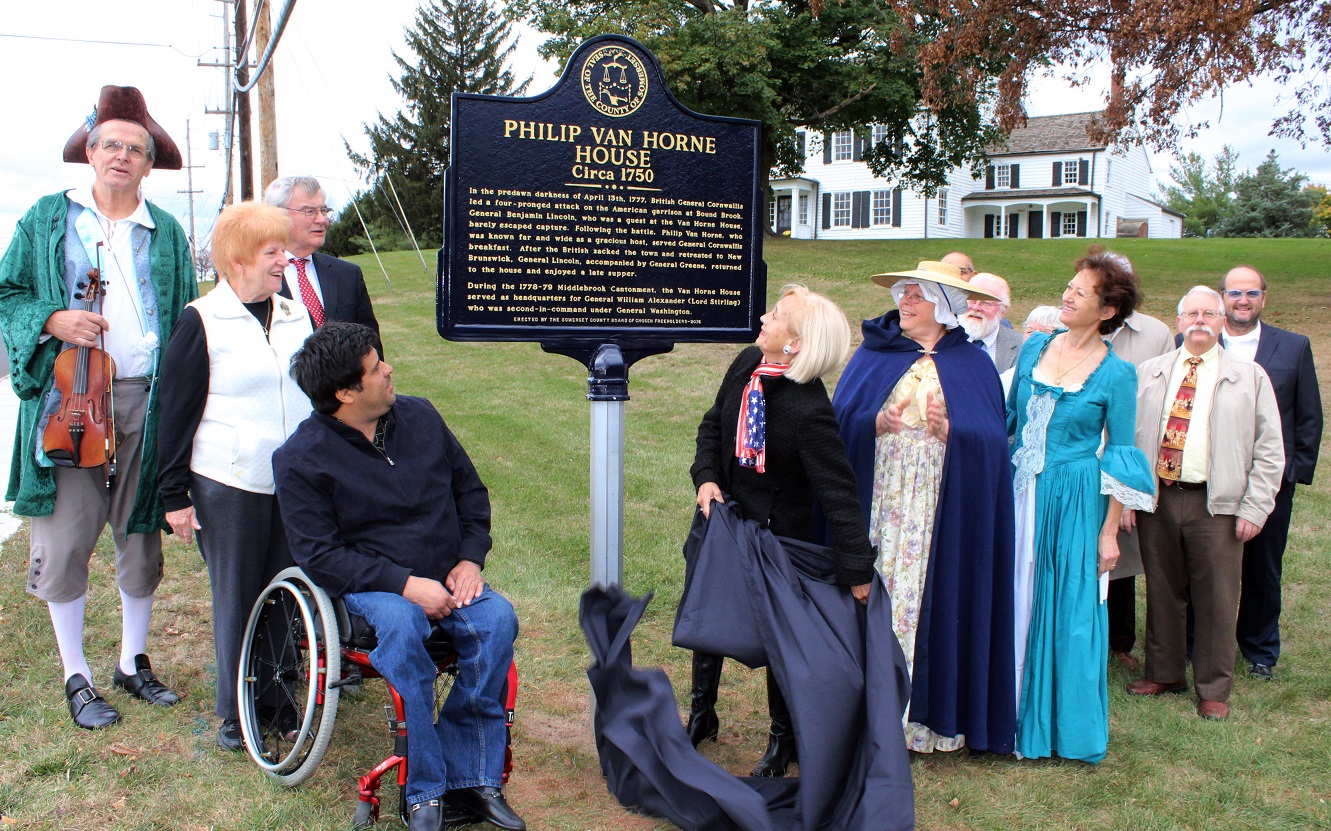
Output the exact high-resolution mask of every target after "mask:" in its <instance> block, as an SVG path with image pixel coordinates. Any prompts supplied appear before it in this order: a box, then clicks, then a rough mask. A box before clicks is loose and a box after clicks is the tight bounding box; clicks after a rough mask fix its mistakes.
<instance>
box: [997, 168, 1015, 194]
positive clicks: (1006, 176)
mask: <svg viewBox="0 0 1331 831" xmlns="http://www.w3.org/2000/svg"><path fill="white" fill-rule="evenodd" d="M994 185H995V187H1000V188H1010V187H1012V165H1010V164H1000V165H998V166H997V167H995V168H994Z"/></svg>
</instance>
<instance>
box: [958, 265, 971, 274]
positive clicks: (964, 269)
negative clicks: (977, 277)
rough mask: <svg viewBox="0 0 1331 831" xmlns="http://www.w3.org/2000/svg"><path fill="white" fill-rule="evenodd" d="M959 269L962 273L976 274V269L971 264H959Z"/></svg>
mask: <svg viewBox="0 0 1331 831" xmlns="http://www.w3.org/2000/svg"><path fill="white" fill-rule="evenodd" d="M957 270H958V271H960V272H961V273H962V274H974V273H975V269H973V268H971V267H969V266H964V265H959V266H957Z"/></svg>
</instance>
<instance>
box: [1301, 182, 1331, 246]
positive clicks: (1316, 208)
mask: <svg viewBox="0 0 1331 831" xmlns="http://www.w3.org/2000/svg"><path fill="white" fill-rule="evenodd" d="M1305 190H1307V191H1308V196H1309V198H1311V199H1313V200H1315V201H1314V202H1313V227H1314V230H1315V231H1316V234H1317V236H1319V237H1326V236H1331V191H1328V190H1327V189H1326V187H1325V186H1323V185H1309V186H1308V187H1307V188H1305Z"/></svg>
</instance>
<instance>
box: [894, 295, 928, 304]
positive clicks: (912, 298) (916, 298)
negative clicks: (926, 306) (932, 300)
mask: <svg viewBox="0 0 1331 831" xmlns="http://www.w3.org/2000/svg"><path fill="white" fill-rule="evenodd" d="M901 302H902V303H910V304H911V305H912V306H914V305H915V304H916V303H927V302H929V299H928V298H927V297H925V296H924V295H923V294H911V293H910V292H902V293H901Z"/></svg>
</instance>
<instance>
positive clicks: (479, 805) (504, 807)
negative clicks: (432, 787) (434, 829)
mask: <svg viewBox="0 0 1331 831" xmlns="http://www.w3.org/2000/svg"><path fill="white" fill-rule="evenodd" d="M444 799H446V800H447V801H448V803H449V804H450V805H453V806H456V807H458V808H465V809H466V810H468V811H471V812H472V813H473V814H475V815H476V816H477V818H478V819H482V820H485V821H486V822H488V823H490V824H491V825H494V826H496V827H498V828H503V829H505V831H526V828H527V823H525V822H523V821H522V817H520V816H518V812H517V811H514V810H513V808H512V807H511V806H510V805H509V804H508V800H506V799H504V792H503V791H501V790H500V789H499V788H491V787H486V786H481V787H478V788H458V789H457V790H453V791H449V792H448V793H446V794H444ZM412 827H413V828H414V827H415V826H412Z"/></svg>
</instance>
